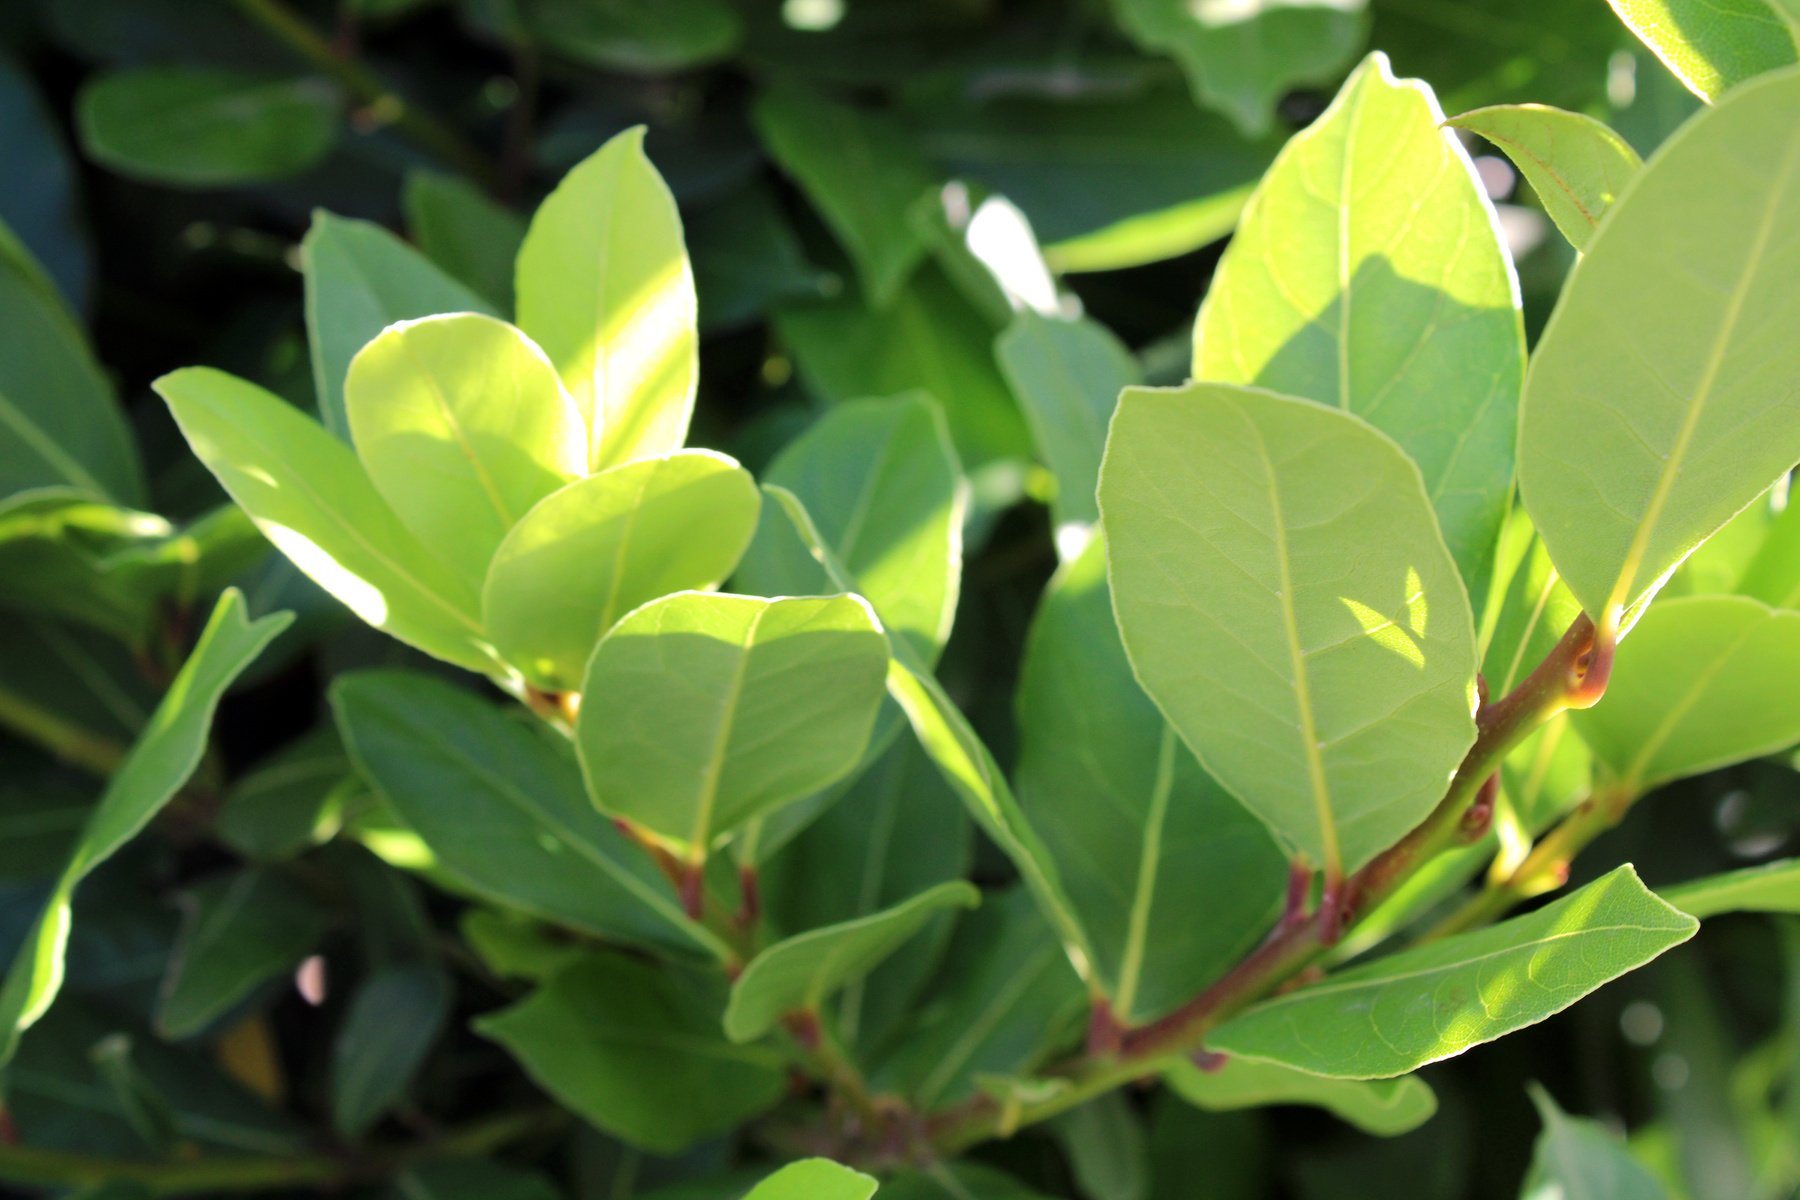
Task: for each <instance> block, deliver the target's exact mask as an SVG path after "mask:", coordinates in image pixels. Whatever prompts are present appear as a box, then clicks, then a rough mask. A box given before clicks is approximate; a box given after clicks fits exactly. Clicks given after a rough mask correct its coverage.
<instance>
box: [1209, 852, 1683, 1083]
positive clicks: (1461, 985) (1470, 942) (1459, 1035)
mask: <svg viewBox="0 0 1800 1200" xmlns="http://www.w3.org/2000/svg"><path fill="white" fill-rule="evenodd" d="M1699 927H1700V923H1699V922H1698V921H1696V920H1694V918H1692V917H1690V916H1688V915H1687V914H1686V913H1683V912H1680V911H1678V910H1676V909H1674V908H1671V907H1670V906H1669V905H1667V904H1665V903H1664V902H1663V901H1662V900H1660V899H1658V898H1657V897H1656V896H1655V895H1654V894H1653V893H1651V892H1650V891H1649V889H1647V888H1645V887H1644V885H1643V883H1642V881H1640V880H1639V879H1638V877H1637V872H1636V871H1634V870H1632V868H1631V867H1630V866H1629V865H1626V866H1622V867H1618V868H1616V869H1614V870H1613V871H1611V872H1610V873H1608V874H1606V875H1604V876H1602V877H1601V878H1599V879H1596V880H1595V881H1594V882H1593V883H1590V884H1588V885H1587V886H1586V887H1584V888H1582V889H1580V890H1579V891H1577V892H1574V893H1572V894H1571V895H1568V896H1564V897H1563V898H1562V899H1560V900H1557V901H1555V902H1553V903H1551V904H1547V905H1545V906H1544V907H1543V908H1540V909H1537V910H1536V911H1534V912H1530V913H1527V914H1526V915H1525V916H1522V917H1514V918H1512V919H1511V920H1509V921H1503V922H1501V923H1500V924H1498V925H1494V926H1492V927H1490V928H1487V929H1482V930H1477V931H1475V932H1473V933H1464V934H1459V935H1457V936H1456V937H1452V938H1447V939H1445V940H1443V941H1438V942H1431V943H1427V944H1425V945H1421V946H1417V947H1415V948H1413V949H1410V950H1403V951H1401V952H1400V953H1398V954H1392V955H1387V956H1385V957H1382V958H1379V959H1377V960H1375V961H1374V962H1371V963H1368V964H1366V965H1364V966H1358V967H1352V968H1350V969H1349V970H1347V971H1343V972H1340V973H1338V974H1334V975H1332V976H1329V977H1328V978H1327V979H1326V980H1325V981H1324V982H1323V983H1319V984H1315V985H1313V986H1311V987H1304V988H1300V989H1298V990H1296V991H1292V992H1288V993H1286V994H1285V995H1282V996H1278V997H1276V998H1275V999H1273V1000H1267V1001H1264V1002H1263V1003H1261V1004H1258V1005H1256V1006H1255V1007H1253V1008H1251V1009H1249V1010H1247V1011H1246V1012H1244V1013H1243V1014H1241V1015H1240V1016H1237V1017H1235V1018H1233V1019H1231V1020H1229V1021H1227V1022H1226V1023H1225V1024H1224V1025H1221V1026H1220V1027H1219V1029H1218V1031H1217V1032H1215V1033H1214V1034H1213V1035H1212V1036H1211V1037H1210V1038H1208V1039H1207V1046H1208V1048H1209V1049H1212V1050H1216V1051H1220V1052H1223V1053H1227V1054H1238V1055H1242V1056H1244V1057H1245V1058H1250V1059H1256V1060H1259V1061H1264V1062H1273V1063H1278V1064H1282V1065H1284V1066H1289V1067H1294V1068H1297V1069H1299V1070H1302V1071H1308V1072H1311V1073H1312V1074H1315V1075H1324V1076H1327V1077H1329V1078H1333V1079H1388V1078H1392V1077H1393V1076H1396V1075H1404V1074H1406V1073H1407V1072H1408V1071H1414V1070H1417V1069H1418V1068H1419V1067H1422V1066H1424V1065H1425V1064H1426V1063H1433V1062H1438V1061H1439V1060H1441V1059H1445V1058H1450V1057H1453V1056H1455V1055H1457V1054H1461V1053H1462V1052H1463V1051H1465V1050H1467V1049H1469V1048H1470V1047H1471V1046H1478V1045H1481V1044H1482V1043H1484V1042H1491V1041H1493V1040H1494V1039H1495V1038H1498V1037H1503V1036H1505V1035H1506V1034H1509V1033H1512V1032H1514V1031H1515V1030H1519V1029H1523V1028H1525V1027H1526V1026H1527V1025H1535V1024H1536V1023H1537V1022H1539V1021H1542V1020H1543V1019H1545V1018H1546V1017H1549V1016H1553V1015H1554V1014H1556V1013H1559V1012H1561V1011H1562V1010H1563V1009H1565V1008H1567V1007H1568V1006H1569V1005H1571V1004H1573V1003H1575V1001H1577V1000H1579V999H1581V998H1582V997H1583V996H1585V995H1587V994H1588V993H1589V992H1591V991H1593V990H1594V989H1595V988H1598V987H1600V986H1601V985H1602V984H1605V983H1608V982H1610V981H1611V980H1614V979H1617V978H1618V977H1619V976H1621V975H1623V974H1625V973H1626V972H1628V971H1632V970H1635V969H1637V968H1638V967H1641V966H1643V965H1644V964H1645V963H1647V962H1649V961H1650V960H1651V959H1653V958H1655V957H1656V956H1657V955H1659V954H1661V953H1662V952H1663V951H1665V950H1667V949H1669V948H1670V947H1672V946H1678V945H1680V944H1681V943H1682V942H1685V941H1687V940H1688V938H1690V937H1692V936H1693V935H1694V931H1695V930H1696V929H1698V928H1699Z"/></svg>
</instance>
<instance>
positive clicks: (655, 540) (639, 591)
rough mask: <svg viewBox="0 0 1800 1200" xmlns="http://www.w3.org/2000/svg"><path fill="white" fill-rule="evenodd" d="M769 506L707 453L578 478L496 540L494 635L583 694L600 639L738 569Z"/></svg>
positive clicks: (528, 667) (732, 466) (490, 612)
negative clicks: (646, 610) (635, 614)
mask: <svg viewBox="0 0 1800 1200" xmlns="http://www.w3.org/2000/svg"><path fill="white" fill-rule="evenodd" d="M761 506H762V493H761V492H760V491H758V490H757V488H756V483H755V482H754V481H753V480H752V479H751V478H750V473H749V472H748V471H745V470H744V469H743V468H742V467H740V466H738V465H737V463H735V462H733V461H732V460H731V459H729V458H726V457H725V456H724V455H722V454H714V453H712V452H711V451H709V450H683V451H680V452H678V453H675V454H670V455H666V456H664V457H661V458H646V459H640V460H638V461H637V462H631V463H626V464H624V465H622V466H617V467H609V468H607V469H606V470H604V471H601V472H600V473H599V474H597V475H591V476H589V477H588V478H586V479H582V480H578V481H577V482H575V483H572V484H570V485H569V486H568V487H565V488H563V489H562V490H561V491H558V492H556V493H554V494H552V495H550V496H547V497H545V499H544V500H543V501H542V502H541V503H540V504H538V505H537V506H536V507H535V508H533V509H532V510H531V511H530V512H528V513H526V514H525V516H524V518H523V519H522V520H520V521H519V523H518V524H517V525H515V526H513V528H512V531H511V532H510V533H508V534H507V535H506V539H505V540H504V541H503V542H501V543H500V548H499V550H498V551H497V552H496V553H495V554H494V559H493V562H492V563H491V564H490V565H489V567H488V575H487V583H486V584H485V586H484V587H483V588H482V593H481V610H482V616H483V619H484V620H485V622H486V624H487V629H488V636H489V637H491V638H492V639H493V641H494V645H495V647H496V648H497V649H498V650H499V651H500V654H501V656H502V657H503V658H505V659H506V661H508V662H509V663H511V664H512V665H513V666H515V667H517V668H518V669H519V670H520V671H522V672H523V673H524V674H525V677H526V678H528V679H530V680H531V681H532V682H533V683H535V684H537V685H538V686H539V687H543V688H548V689H551V690H564V689H573V688H578V687H580V686H581V677H582V673H583V671H585V670H586V669H587V662H588V659H590V658H592V657H593V654H594V646H595V644H596V643H597V642H599V640H600V637H601V635H602V634H604V633H605V632H606V631H607V630H609V629H611V628H612V627H613V626H614V625H615V624H617V623H618V621H619V618H621V617H623V616H624V615H625V614H626V613H628V612H630V611H631V610H632V609H634V608H637V607H638V606H639V605H641V604H647V603H649V602H650V601H651V600H654V599H656V598H657V597H659V596H666V595H668V594H669V593H670V592H677V591H684V590H703V589H707V588H713V587H717V586H718V585H719V584H720V583H721V582H722V581H723V580H724V579H725V577H726V576H727V575H729V574H731V571H732V568H734V567H735V566H736V565H737V562H738V559H739V557H740V556H741V555H742V554H743V553H744V548H745V547H746V546H748V545H749V544H750V538H751V536H752V535H753V534H754V533H755V532H756V517H757V512H758V510H759V509H760V508H761ZM796 590H808V589H796ZM812 590H816V589H812Z"/></svg>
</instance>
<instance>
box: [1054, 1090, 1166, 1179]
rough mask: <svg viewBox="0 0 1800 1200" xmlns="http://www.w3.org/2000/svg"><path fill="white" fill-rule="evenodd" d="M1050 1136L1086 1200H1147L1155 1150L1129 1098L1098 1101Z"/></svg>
mask: <svg viewBox="0 0 1800 1200" xmlns="http://www.w3.org/2000/svg"><path fill="white" fill-rule="evenodd" d="M1049 1133H1050V1136H1051V1137H1053V1138H1055V1139H1056V1141H1057V1143H1058V1144H1059V1145H1060V1146H1061V1148H1062V1152H1063V1156H1064V1157H1065V1158H1067V1159H1068V1160H1069V1171H1070V1173H1071V1174H1072V1175H1074V1177H1075V1186H1076V1187H1077V1188H1078V1189H1079V1190H1080V1193H1081V1194H1082V1195H1084V1196H1092V1197H1105V1198H1106V1200H1146V1197H1147V1196H1148V1194H1149V1188H1150V1170H1151V1167H1150V1147H1149V1145H1148V1138H1147V1137H1146V1135H1145V1130H1144V1126H1143V1123H1142V1122H1141V1121H1140V1120H1139V1118H1138V1115H1137V1112H1136V1110H1135V1109H1134V1107H1133V1106H1132V1103H1131V1101H1130V1100H1128V1099H1126V1097H1125V1093H1123V1092H1119V1091H1114V1092H1106V1093H1104V1094H1102V1095H1099V1096H1096V1097H1095V1098H1094V1099H1092V1100H1090V1101H1088V1102H1087V1103H1086V1104H1083V1105H1081V1106H1079V1107H1077V1108H1074V1109H1071V1110H1070V1111H1068V1112H1066V1113H1064V1114H1062V1115H1061V1116H1060V1117H1057V1118H1056V1119H1054V1120H1053V1121H1052V1122H1051V1123H1050V1128H1049Z"/></svg>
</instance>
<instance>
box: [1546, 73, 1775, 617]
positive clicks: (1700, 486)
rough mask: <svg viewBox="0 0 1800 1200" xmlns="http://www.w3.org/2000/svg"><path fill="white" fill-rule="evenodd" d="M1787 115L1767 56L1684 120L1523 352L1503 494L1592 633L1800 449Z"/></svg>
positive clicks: (1626, 612) (1642, 596) (1652, 587)
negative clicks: (1526, 521) (1758, 73)
mask: <svg viewBox="0 0 1800 1200" xmlns="http://www.w3.org/2000/svg"><path fill="white" fill-rule="evenodd" d="M1796 110H1800V72H1795V71H1786V72H1782V73H1780V74H1777V75H1773V76H1770V77H1769V78H1767V79H1766V80H1759V81H1757V82H1755V83H1751V84H1747V85H1745V86H1744V87H1743V88H1741V89H1738V90H1735V91H1734V92H1733V93H1732V94H1730V95H1729V96H1727V97H1726V98H1724V99H1723V100H1721V101H1720V102H1719V104H1718V105H1717V106H1715V107H1713V108H1711V109H1708V110H1706V111H1704V112H1702V113H1701V114H1699V115H1698V116H1696V117H1695V118H1694V119H1693V120H1692V121H1690V122H1688V124H1686V125H1685V126H1683V127H1682V130H1681V132H1679V133H1678V134H1676V135H1675V136H1674V137H1673V138H1671V139H1670V140H1669V141H1668V142H1667V143H1665V144H1664V146H1663V149H1662V150H1660V151H1658V152H1657V154H1656V156H1655V157H1654V158H1652V159H1651V160H1650V162H1649V164H1648V165H1647V166H1646V167H1645V168H1644V170H1643V172H1642V173H1641V174H1640V175H1639V176H1638V177H1637V179H1636V181H1635V182H1633V183H1632V184H1631V185H1630V186H1629V187H1628V188H1626V190H1625V193H1624V195H1622V196H1621V197H1620V198H1619V202H1618V203H1617V204H1616V205H1614V207H1613V210H1612V212H1611V214H1610V215H1609V216H1608V217H1607V219H1606V221H1605V224H1604V225H1603V226H1602V228H1601V229H1600V231H1599V232H1598V233H1597V234H1596V235H1595V237H1594V240H1593V241H1592V243H1591V244H1590V245H1589V247H1588V251H1587V253H1586V254H1585V255H1584V256H1583V257H1582V259H1581V261H1580V262H1579V263H1577V264H1576V266H1575V269H1574V270H1573V271H1572V272H1571V274H1570V276H1569V281H1568V284H1567V286H1566V287H1565V288H1564V289H1563V292H1562V296H1561V298H1560V299H1559V300H1558V301H1557V305H1556V311H1555V312H1554V313H1552V314H1551V317H1550V322H1549V324H1548V325H1547V326H1545V328H1544V333H1543V337H1542V338H1541V339H1540V341H1539V343H1538V347H1537V352H1536V354H1535V355H1534V356H1533V358H1532V366H1531V375H1530V378H1529V380H1528V381H1527V384H1526V389H1525V401H1524V408H1523V412H1522V414H1521V420H1520V429H1519V488H1520V492H1521V495H1522V496H1523V499H1524V502H1525V506H1526V508H1527V510H1529V511H1530V513H1531V517H1532V520H1533V521H1534V522H1535V523H1536V525H1537V528H1538V532H1539V533H1540V534H1541V535H1542V536H1543V538H1544V543H1545V545H1546V546H1548V547H1549V550H1550V555H1551V557H1552V558H1553V559H1554V560H1555V562H1556V565H1557V567H1558V568H1559V569H1560V570H1561V571H1562V575H1563V578H1564V579H1565V580H1566V581H1567V582H1568V585H1569V590H1570V591H1572V592H1573V593H1574V595H1575V598H1576V599H1577V600H1579V601H1580V602H1581V605H1582V607H1583V608H1584V609H1585V610H1586V611H1587V612H1588V614H1589V615H1590V616H1592V617H1593V618H1594V620H1595V622H1596V624H1599V625H1600V626H1602V628H1606V627H1611V628H1614V629H1617V628H1620V627H1623V626H1628V625H1629V624H1630V618H1631V616H1632V615H1634V614H1635V612H1636V610H1637V609H1638V608H1639V606H1641V605H1642V604H1643V603H1644V602H1645V601H1646V600H1647V599H1648V597H1650V596H1651V595H1653V594H1654V593H1655V591H1656V589H1657V587H1658V586H1659V585H1660V584H1661V582H1662V580H1663V578H1664V577H1665V576H1666V575H1667V574H1668V572H1669V571H1670V570H1671V569H1672V568H1673V567H1674V566H1675V565H1676V564H1677V563H1679V562H1680V561H1681V560H1682V559H1683V558H1685V557H1686V556H1687V555H1688V553H1689V552H1691V551H1692V550H1693V549H1694V547H1695V546H1697V545H1698V544H1699V543H1700V542H1701V541H1703V540H1704V539H1705V538H1706V537H1707V535H1709V534H1711V533H1712V532H1713V531H1715V530H1717V529H1718V528H1719V527H1720V526H1722V525H1723V524H1725V522H1726V521H1728V520H1730V519H1731V517H1732V516H1733V514H1735V513H1737V512H1738V511H1739V510H1740V509H1742V508H1744V507H1745V506H1746V505H1748V504H1749V503H1750V502H1751V501H1752V500H1754V499H1755V498H1756V497H1757V496H1759V495H1760V494H1762V492H1763V491H1764V489H1766V488H1767V487H1768V486H1769V483H1770V481H1772V480H1773V479H1774V478H1775V477H1776V476H1778V475H1780V474H1781V473H1783V472H1785V471H1787V470H1788V469H1789V468H1790V467H1792V466H1793V465H1794V463H1795V461H1796V460H1797V459H1800V394H1796V393H1795V392H1794V389H1793V388H1792V387H1791V386H1789V383H1788V381H1789V380H1791V379H1792V378H1793V377H1794V376H1795V374H1796V373H1800V342H1797V341H1795V340H1794V339H1792V338H1788V337H1786V336H1785V335H1784V334H1782V333H1781V332H1780V331H1781V330H1782V329H1785V328H1788V327H1791V325H1792V324H1793V322H1794V321H1795V320H1800V293H1796V291H1795V289H1794V288H1793V287H1792V286H1791V283H1792V281H1793V280H1794V278H1796V276H1800V242H1797V241H1796V240H1795V239H1793V238H1791V237H1787V236H1785V234H1786V231H1788V230H1791V229H1793V228H1795V227H1796V225H1797V224H1800V123H1797V122H1795V121H1794V120H1793V119H1792V116H1793V114H1794V112H1795V111H1796ZM1700 179H1704V180H1706V181H1708V186H1706V187H1704V188H1696V187H1695V186H1694V181H1695V180H1700ZM1671 279H1680V280H1685V281H1687V282H1686V283H1685V284H1684V285H1683V286H1679V287H1672V286H1670V284H1669V281H1670V280H1671Z"/></svg>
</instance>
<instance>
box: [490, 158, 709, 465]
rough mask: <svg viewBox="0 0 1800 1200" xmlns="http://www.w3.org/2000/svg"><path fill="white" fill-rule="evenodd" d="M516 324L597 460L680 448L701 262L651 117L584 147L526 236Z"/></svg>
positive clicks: (688, 403) (695, 351) (695, 368)
mask: <svg viewBox="0 0 1800 1200" xmlns="http://www.w3.org/2000/svg"><path fill="white" fill-rule="evenodd" d="M517 272H518V273H517V277H516V287H517V292H518V297H519V326H520V327H521V328H522V329H524V330H525V332H526V333H528V334H530V335H531V337H532V339H533V340H534V341H536V342H537V344H538V345H540V346H542V347H543V348H544V352H545V353H547V354H548V355H549V356H550V361H551V362H553V363H555V364H556V369H557V370H558V371H560V372H561V373H562V379H563V384H564V386H566V387H567V388H568V389H569V394H570V395H572V396H574V397H575V403H576V405H577V407H579V408H580V410H581V413H582V415H583V416H584V417H585V418H586V419H587V422H588V427H589V432H588V465H589V467H590V468H591V469H593V470H599V469H601V468H603V467H612V466H617V465H619V464H620V463H624V462H630V461H631V460H632V459H634V458H644V457H648V456H651V455H658V454H668V453H670V452H671V451H674V450H679V449H680V448H681V443H682V442H683V441H684V440H685V439H686V437H687V427H688V418H689V416H690V415H691V414H692V413H693V409H694V389H695V387H696V385H697V382H698V378H699V370H700V367H699V338H698V335H697V334H696V333H695V312H694V307H695V306H694V273H693V270H692V268H690V267H689V265H688V256H687V250H686V248H685V247H684V246H683V244H682V237H681V216H680V214H679V213H678V212H677V211H676V209H675V198H674V197H673V196H672V195H670V194H669V189H668V186H667V185H666V184H664V183H663V179H662V176H661V175H659V174H657V172H656V168H655V167H654V166H652V165H651V164H650V160H649V159H648V158H647V157H645V155H644V130H643V127H642V126H639V127H637V128H634V129H628V130H626V131H625V132H624V133H621V134H619V135H618V136H617V137H615V138H613V139H612V140H611V141H609V142H607V143H606V145H604V146H602V147H600V149H598V150H596V151H594V153H593V154H591V155H589V156H588V157H587V158H585V159H583V160H582V161H581V163H579V164H578V165H577V166H576V167H575V168H574V169H573V170H571V171H570V172H569V173H568V174H567V175H565V176H564V177H563V180H562V182H561V183H559V184H557V186H556V190H555V191H553V192H551V193H550V195H549V196H548V197H547V198H546V199H545V200H544V203H543V204H542V205H541V206H540V207H539V208H538V210H537V214H536V215H535V216H533V217H532V219H531V227H530V229H529V230H528V231H527V232H526V234H525V242H524V244H523V245H522V246H520V247H519V260H518V267H517Z"/></svg>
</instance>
